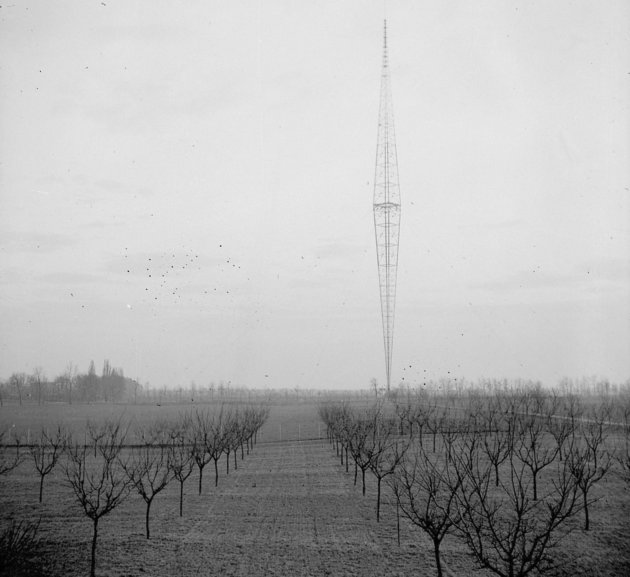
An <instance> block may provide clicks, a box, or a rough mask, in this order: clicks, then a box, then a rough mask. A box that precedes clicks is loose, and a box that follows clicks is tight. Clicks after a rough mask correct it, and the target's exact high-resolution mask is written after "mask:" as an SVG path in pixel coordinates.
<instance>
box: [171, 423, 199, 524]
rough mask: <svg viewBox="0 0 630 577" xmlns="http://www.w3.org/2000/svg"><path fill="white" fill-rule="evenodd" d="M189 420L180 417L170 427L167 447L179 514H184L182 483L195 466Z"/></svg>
mask: <svg viewBox="0 0 630 577" xmlns="http://www.w3.org/2000/svg"><path fill="white" fill-rule="evenodd" d="M189 425H190V420H189V417H188V416H186V415H185V416H184V417H181V418H180V419H179V420H178V421H177V423H175V424H174V426H173V427H172V428H171V435H170V437H171V440H170V444H169V447H168V451H169V454H168V464H169V467H170V468H171V472H172V474H173V477H174V478H175V479H176V480H177V482H178V483H179V516H180V517H182V516H183V514H184V483H185V482H186V480H187V479H188V477H190V475H191V474H192V472H193V469H194V468H195V459H194V455H195V447H194V437H193V440H192V442H190V441H189V439H190V437H191V435H190V428H189Z"/></svg>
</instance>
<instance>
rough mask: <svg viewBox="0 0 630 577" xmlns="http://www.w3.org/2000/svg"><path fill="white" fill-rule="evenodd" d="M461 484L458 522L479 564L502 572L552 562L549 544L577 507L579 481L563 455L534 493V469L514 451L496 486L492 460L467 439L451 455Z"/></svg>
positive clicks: (521, 573)
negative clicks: (543, 483)
mask: <svg viewBox="0 0 630 577" xmlns="http://www.w3.org/2000/svg"><path fill="white" fill-rule="evenodd" d="M452 463H453V464H454V466H455V467H456V469H457V477H456V478H457V480H458V482H459V484H460V486H459V489H458V491H457V495H456V496H457V515H458V521H457V523H456V527H457V529H458V533H459V534H460V535H461V536H462V537H463V539H464V540H465V541H466V543H467V545H468V548H469V550H470V552H471V554H472V556H473V558H474V559H475V560H476V561H477V563H478V564H479V566H480V567H483V568H485V569H488V570H489V571H491V572H492V573H494V574H496V575H499V576H500V577H526V576H528V575H539V574H542V573H544V572H546V571H548V570H551V569H554V568H555V567H556V561H555V559H554V555H553V550H554V548H555V547H556V546H557V545H558V544H559V542H560V541H561V539H562V538H563V537H564V536H566V534H567V533H568V532H569V530H570V529H569V528H568V526H567V523H566V522H567V520H568V519H569V518H570V517H572V516H573V515H575V514H576V513H577V512H578V511H579V506H578V505H577V496H578V487H577V485H576V483H575V480H574V478H573V476H572V475H571V473H570V470H569V467H568V464H567V463H566V461H564V462H560V461H559V460H556V461H554V462H553V465H552V464H549V465H547V467H546V469H547V475H546V483H545V485H544V487H543V488H539V491H538V492H539V494H537V495H536V498H535V497H534V494H533V490H532V489H533V487H532V485H533V483H534V472H533V471H532V468H531V466H530V465H529V464H528V463H526V462H524V461H523V460H522V459H521V458H520V457H519V456H517V454H516V453H511V454H510V456H509V458H508V460H507V461H506V464H505V467H506V468H507V469H508V470H506V471H505V472H504V474H502V476H501V480H500V482H499V487H496V486H495V483H494V482H493V481H494V472H493V465H492V464H491V463H490V462H489V461H488V459H487V458H486V455H485V454H484V452H483V450H482V449H480V447H479V443H478V442H477V441H475V439H474V438H473V439H469V440H467V442H466V443H464V444H463V445H462V446H461V447H460V450H459V451H458V453H457V458H456V459H454V460H453V461H452Z"/></svg>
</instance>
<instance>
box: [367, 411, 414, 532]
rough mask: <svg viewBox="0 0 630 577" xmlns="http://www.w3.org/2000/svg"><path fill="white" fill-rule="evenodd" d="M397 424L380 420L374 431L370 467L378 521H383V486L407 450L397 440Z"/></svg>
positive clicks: (404, 445)
mask: <svg viewBox="0 0 630 577" xmlns="http://www.w3.org/2000/svg"><path fill="white" fill-rule="evenodd" d="M395 433H396V424H395V422H394V421H393V420H387V419H383V418H382V417H379V418H378V422H377V424H376V426H375V427H374V428H373V430H372V434H373V435H374V437H373V442H372V443H371V447H372V456H371V458H370V460H369V463H368V466H369V468H370V471H372V473H373V474H374V476H375V477H376V521H377V522H379V521H380V520H381V485H382V483H383V479H387V478H388V477H389V476H390V475H393V474H394V472H395V471H396V467H398V464H399V463H400V461H401V459H402V458H403V455H404V454H405V450H406V443H404V442H402V441H399V440H398V439H397V438H396V435H395Z"/></svg>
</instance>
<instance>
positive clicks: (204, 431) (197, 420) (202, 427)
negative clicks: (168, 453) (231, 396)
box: [192, 410, 218, 495]
mask: <svg viewBox="0 0 630 577" xmlns="http://www.w3.org/2000/svg"><path fill="white" fill-rule="evenodd" d="M213 438H214V429H213V418H212V415H211V414H210V412H209V411H207V410H205V411H199V410H195V413H194V415H193V416H192V447H193V459H194V461H195V463H196V465H197V468H198V469H199V494H200V495H201V487H202V479H203V470H204V468H205V466H206V465H207V464H208V463H209V462H210V460H211V459H212V455H211V454H210V453H208V451H207V447H209V446H212V443H213ZM217 476H218V472H217ZM217 478H218V477H217Z"/></svg>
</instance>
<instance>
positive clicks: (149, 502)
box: [144, 501, 151, 539]
mask: <svg viewBox="0 0 630 577" xmlns="http://www.w3.org/2000/svg"><path fill="white" fill-rule="evenodd" d="M150 510H151V501H147V514H146V516H145V519H144V522H145V526H146V529H147V539H149V538H150V537H151V533H150V532H149V511H150Z"/></svg>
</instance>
